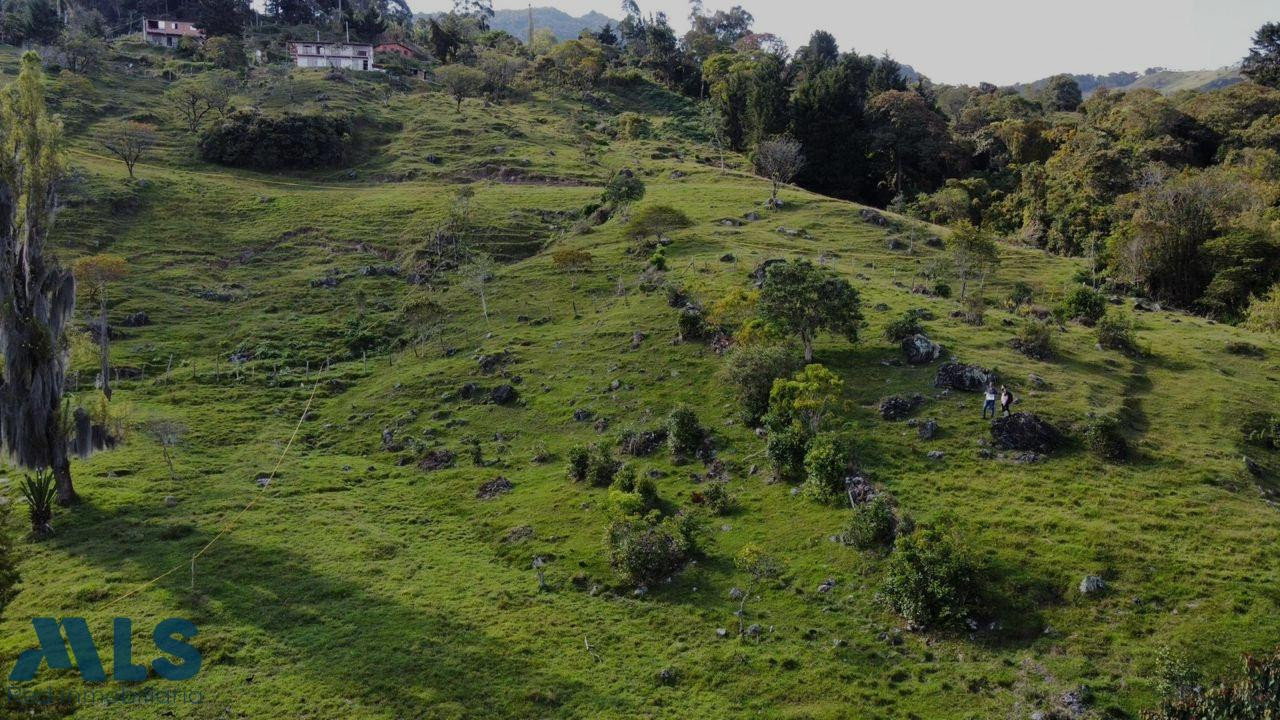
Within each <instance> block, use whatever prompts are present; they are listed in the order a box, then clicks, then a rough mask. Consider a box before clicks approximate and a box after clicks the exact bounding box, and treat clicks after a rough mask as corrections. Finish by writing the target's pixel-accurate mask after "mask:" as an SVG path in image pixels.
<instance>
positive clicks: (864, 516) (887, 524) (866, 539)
mask: <svg viewBox="0 0 1280 720" xmlns="http://www.w3.org/2000/svg"><path fill="white" fill-rule="evenodd" d="M897 532H898V516H897V513H896V511H895V510H894V507H893V501H892V499H890V497H889V495H888V494H887V493H883V492H882V493H879V494H877V495H875V496H874V497H872V498H871V499H870V500H868V501H867V502H864V503H859V504H857V505H855V506H854V507H853V517H851V518H849V523H848V524H847V525H845V528H844V535H843V539H844V542H845V544H847V545H852V546H853V547H856V548H858V549H859V550H875V549H878V548H885V547H889V546H890V545H892V544H893V540H894V537H896V536H897Z"/></svg>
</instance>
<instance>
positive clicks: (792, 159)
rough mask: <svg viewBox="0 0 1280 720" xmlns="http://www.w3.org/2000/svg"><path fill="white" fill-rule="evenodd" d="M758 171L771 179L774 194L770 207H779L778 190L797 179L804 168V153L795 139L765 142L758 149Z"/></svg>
mask: <svg viewBox="0 0 1280 720" xmlns="http://www.w3.org/2000/svg"><path fill="white" fill-rule="evenodd" d="M755 160H756V169H757V170H759V171H760V174H761V175H763V176H765V177H767V178H769V181H770V182H771V183H772V186H773V192H772V193H771V194H770V195H769V207H771V208H776V207H778V205H779V204H778V189H779V188H781V187H782V186H783V185H785V184H787V183H789V182H791V181H792V180H793V179H795V176H796V174H797V173H799V172H800V168H802V167H804V153H803V148H802V147H801V146H800V143H798V142H796V141H795V139H794V138H789V137H780V138H776V139H773V140H765V141H764V142H762V143H760V145H758V146H757V147H756V157H755Z"/></svg>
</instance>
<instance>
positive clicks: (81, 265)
mask: <svg viewBox="0 0 1280 720" xmlns="http://www.w3.org/2000/svg"><path fill="white" fill-rule="evenodd" d="M73 268H74V271H75V276H76V280H78V281H79V282H80V284H82V285H84V286H85V287H86V288H87V289H88V291H89V300H90V301H95V300H96V301H97V303H98V347H99V350H100V360H101V372H102V395H103V396H104V397H106V398H107V400H110V399H111V337H110V335H111V333H110V332H109V330H110V325H108V324H107V288H108V287H110V286H111V285H113V284H115V283H117V282H119V281H121V280H123V279H124V278H125V277H127V276H128V274H129V265H128V263H126V262H125V259H124V258H122V257H120V256H118V255H108V254H102V255H89V256H87V257H82V258H80V259H78V260H76V262H75V265H74V266H73Z"/></svg>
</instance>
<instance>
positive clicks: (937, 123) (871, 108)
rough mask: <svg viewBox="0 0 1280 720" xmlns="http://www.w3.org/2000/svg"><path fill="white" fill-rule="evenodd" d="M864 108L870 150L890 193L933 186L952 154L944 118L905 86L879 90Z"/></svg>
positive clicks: (940, 177) (913, 190)
mask: <svg viewBox="0 0 1280 720" xmlns="http://www.w3.org/2000/svg"><path fill="white" fill-rule="evenodd" d="M873 74H874V72H873ZM867 109H868V114H869V116H870V117H869V119H870V121H871V139H872V150H873V152H874V153H875V155H876V158H877V159H878V160H879V164H880V166H881V173H882V175H881V177H883V178H884V181H883V182H884V185H885V186H886V187H888V188H890V189H891V190H892V195H894V196H898V195H904V194H906V195H909V194H913V193H915V192H918V191H922V190H931V189H933V187H934V186H935V185H937V183H938V182H940V181H941V179H942V177H943V175H944V174H945V172H946V168H947V163H948V161H949V158H950V156H951V155H952V149H953V148H952V144H951V135H950V133H949V132H948V130H947V121H946V120H945V119H944V118H943V117H942V115H940V114H938V113H937V112H935V111H934V109H933V108H931V107H929V106H928V105H927V104H926V103H925V101H924V99H923V98H921V97H920V95H918V94H916V93H913V92H909V91H905V90H888V91H885V92H882V93H880V94H879V95H876V96H875V97H873V98H871V102H870V103H868V104H867Z"/></svg>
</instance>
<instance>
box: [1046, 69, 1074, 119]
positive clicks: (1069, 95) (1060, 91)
mask: <svg viewBox="0 0 1280 720" xmlns="http://www.w3.org/2000/svg"><path fill="white" fill-rule="evenodd" d="M1083 100H1084V96H1083V95H1082V94H1081V93H1080V83H1078V82H1076V79H1075V78H1073V77H1071V76H1070V75H1066V74H1062V75H1054V76H1053V77H1051V78H1049V79H1048V80H1047V81H1045V84H1044V88H1042V89H1041V90H1040V103H1041V104H1042V105H1044V107H1045V109H1046V110H1055V111H1064V112H1075V111H1076V108H1079V107H1080V103H1081V102H1083Z"/></svg>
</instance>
